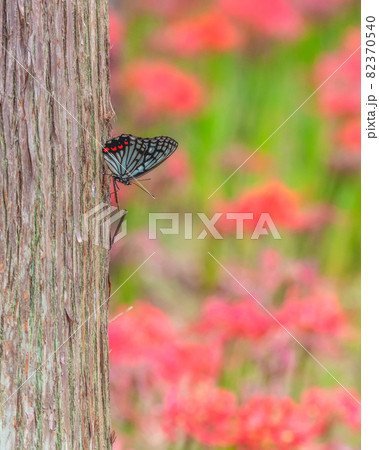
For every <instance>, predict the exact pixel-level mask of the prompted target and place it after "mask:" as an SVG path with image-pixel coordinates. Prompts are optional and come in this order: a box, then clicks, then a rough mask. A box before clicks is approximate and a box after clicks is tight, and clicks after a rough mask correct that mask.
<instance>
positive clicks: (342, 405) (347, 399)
mask: <svg viewBox="0 0 379 450" xmlns="http://www.w3.org/2000/svg"><path fill="white" fill-rule="evenodd" d="M350 392H351V391H350ZM352 395H353V396H354V397H355V399H354V398H353V397H352V396H351V395H349V394H348V393H347V392H346V391H345V390H342V389H338V390H337V391H336V392H335V394H334V399H333V400H334V403H335V404H336V407H337V410H338V412H339V415H340V417H341V419H342V421H343V422H344V423H346V425H348V426H349V427H350V428H352V429H353V430H355V431H359V430H360V428H361V405H360V404H359V403H358V402H359V397H358V395H357V394H356V393H355V392H354V391H353V392H352Z"/></svg>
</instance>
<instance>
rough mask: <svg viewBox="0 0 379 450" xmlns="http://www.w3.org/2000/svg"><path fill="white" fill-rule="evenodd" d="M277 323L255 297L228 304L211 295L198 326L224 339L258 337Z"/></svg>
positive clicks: (203, 330) (205, 331)
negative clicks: (257, 302)
mask: <svg viewBox="0 0 379 450" xmlns="http://www.w3.org/2000/svg"><path fill="white" fill-rule="evenodd" d="M273 325H275V322H273V320H272V318H271V317H270V316H269V315H268V314H267V313H266V312H265V311H263V310H262V309H261V307H260V306H259V305H257V304H256V303H255V302H254V300H253V299H249V298H248V299H245V300H241V301H239V302H236V303H232V304H228V303H227V302H226V301H225V300H222V299H218V298H213V297H211V298H210V299H208V301H207V302H206V304H205V306H204V308H203V312H202V316H201V319H200V321H199V323H198V325H197V328H198V329H199V330H201V331H202V332H203V333H207V334H215V335H216V336H217V337H219V338H220V339H221V340H222V341H224V340H228V339H234V338H247V339H258V338H260V337H262V336H263V335H265V334H266V333H267V332H268V331H270V330H271V329H272V327H273Z"/></svg>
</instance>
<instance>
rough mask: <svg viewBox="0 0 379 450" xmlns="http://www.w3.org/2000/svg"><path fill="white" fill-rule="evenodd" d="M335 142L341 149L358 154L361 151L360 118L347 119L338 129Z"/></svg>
mask: <svg viewBox="0 0 379 450" xmlns="http://www.w3.org/2000/svg"><path fill="white" fill-rule="evenodd" d="M337 144H338V146H339V147H340V148H341V150H345V151H347V152H349V153H356V154H359V153H360V151H361V119H360V118H355V119H349V120H347V121H346V122H345V123H344V124H343V125H342V127H341V128H340V129H339V131H338V134H337Z"/></svg>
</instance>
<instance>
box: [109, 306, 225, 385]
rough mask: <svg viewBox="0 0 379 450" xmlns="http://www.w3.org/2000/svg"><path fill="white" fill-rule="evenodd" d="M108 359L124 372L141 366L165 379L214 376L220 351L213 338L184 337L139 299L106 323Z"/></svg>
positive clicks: (197, 378)
mask: <svg viewBox="0 0 379 450" xmlns="http://www.w3.org/2000/svg"><path fill="white" fill-rule="evenodd" d="M109 348H110V361H111V363H112V364H113V367H114V368H117V367H123V368H125V369H127V370H125V375H126V374H127V373H129V374H131V373H132V371H133V370H134V369H143V372H144V373H145V374H148V375H151V376H153V377H154V378H156V379H158V380H159V381H164V382H165V383H179V382H180V381H182V380H187V381H188V380H189V381H199V380H205V379H206V380H209V379H213V378H215V377H216V376H217V375H218V373H219V370H220V365H221V360H222V352H221V347H220V345H219V344H218V343H217V342H205V341H204V340H203V341H202V342H201V343H199V342H197V341H195V340H187V339H185V338H184V336H181V335H180V333H179V332H178V331H177V330H176V329H175V328H174V327H173V325H172V323H171V321H170V320H169V318H168V317H167V316H166V315H165V314H164V313H163V312H162V311H160V310H159V309H157V308H155V307H154V306H151V305H148V304H147V303H142V302H139V303H137V304H136V305H135V307H134V308H133V309H132V310H131V311H129V312H128V313H126V314H124V315H123V316H121V317H120V318H118V319H117V320H115V322H111V324H110V325H109Z"/></svg>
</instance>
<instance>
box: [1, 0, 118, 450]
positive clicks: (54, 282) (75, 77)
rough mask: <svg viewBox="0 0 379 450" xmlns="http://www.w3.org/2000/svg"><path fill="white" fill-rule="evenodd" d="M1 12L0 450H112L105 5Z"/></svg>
mask: <svg viewBox="0 0 379 450" xmlns="http://www.w3.org/2000/svg"><path fill="white" fill-rule="evenodd" d="M0 6H1V7H0V26H1V33H0V43H1V48H0V55H1V59H0V67H1V69H0V296H1V300H0V308H1V310H0V313H1V316H0V391H1V393H0V401H1V405H0V419H1V424H0V433H1V434H0V448H1V449H12V450H13V449H24V448H25V449H40V448H43V449H52V448H62V449H77V448H85V449H95V448H99V449H106V448H111V447H112V445H111V442H110V434H111V430H110V412H109V387H108V333H107V328H108V304H107V298H108V297H109V283H108V265H109V256H108V250H107V249H105V248H102V247H101V246H98V245H95V243H94V241H93V238H92V237H93V236H94V235H95V232H94V230H93V229H92V224H91V223H90V224H89V235H88V239H87V240H85V238H86V237H85V236H83V220H84V219H83V214H85V212H86V211H88V210H90V209H91V208H93V207H94V206H96V205H98V204H99V203H101V202H102V201H103V200H104V193H105V191H107V189H106V184H107V183H106V180H105V179H104V176H103V159H102V153H101V143H102V142H105V140H106V139H107V138H108V136H109V118H110V117H111V115H112V108H111V105H110V100H109V43H108V9H107V0H80V1H75V0H63V1H62V0H29V1H28V2H24V1H23V0H0ZM101 305H103V306H101Z"/></svg>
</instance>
